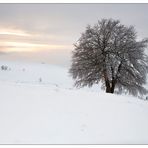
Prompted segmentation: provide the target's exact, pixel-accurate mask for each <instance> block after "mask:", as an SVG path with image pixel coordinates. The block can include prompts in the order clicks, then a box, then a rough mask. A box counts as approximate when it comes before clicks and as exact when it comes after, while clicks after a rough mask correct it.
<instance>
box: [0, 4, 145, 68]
mask: <svg viewBox="0 0 148 148" xmlns="http://www.w3.org/2000/svg"><path fill="white" fill-rule="evenodd" d="M147 14H148V4H2V3H1V4H0V60H10V61H33V62H41V63H49V64H55V65H60V66H69V65H70V64H71V55H72V50H73V49H74V46H73V44H74V43H76V41H77V40H78V39H79V37H80V36H81V33H82V32H84V31H85V28H86V26H87V25H88V24H90V25H94V24H95V23H97V21H98V20H100V19H102V18H107V19H108V18H112V19H119V20H120V21H121V23H122V24H124V25H127V26H129V25H133V26H134V27H135V29H136V31H137V33H138V37H139V38H140V39H142V38H145V37H148V15H147Z"/></svg>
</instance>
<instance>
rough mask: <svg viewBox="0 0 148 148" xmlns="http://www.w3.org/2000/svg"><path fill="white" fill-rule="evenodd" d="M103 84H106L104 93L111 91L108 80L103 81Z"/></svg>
mask: <svg viewBox="0 0 148 148" xmlns="http://www.w3.org/2000/svg"><path fill="white" fill-rule="evenodd" d="M105 85H106V93H111V87H110V83H109V81H105Z"/></svg>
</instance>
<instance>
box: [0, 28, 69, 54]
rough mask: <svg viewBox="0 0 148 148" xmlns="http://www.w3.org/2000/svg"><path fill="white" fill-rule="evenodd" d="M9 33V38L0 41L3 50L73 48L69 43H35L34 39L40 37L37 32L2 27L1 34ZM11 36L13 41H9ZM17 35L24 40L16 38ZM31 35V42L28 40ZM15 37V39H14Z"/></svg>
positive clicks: (34, 50)
mask: <svg viewBox="0 0 148 148" xmlns="http://www.w3.org/2000/svg"><path fill="white" fill-rule="evenodd" d="M3 35H7V36H8V39H7V40H6V39H5V40H4V41H3V42H2V41H0V46H1V49H0V50H1V51H4V52H36V51H42V50H56V49H67V48H71V47H70V46H69V45H59V44H48V43H34V39H38V41H39V42H40V40H39V38H36V37H38V35H37V34H31V33H30V34H29V33H27V32H26V31H23V30H19V29H0V36H1V37H3ZM10 36H14V38H13V37H11V41H9V37H10ZM15 36H21V38H22V37H23V40H21V41H19V40H16V39H15ZM28 37H29V42H28V41H26V39H28ZM12 39H13V40H12Z"/></svg>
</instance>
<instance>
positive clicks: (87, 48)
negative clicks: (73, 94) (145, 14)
mask: <svg viewBox="0 0 148 148" xmlns="http://www.w3.org/2000/svg"><path fill="white" fill-rule="evenodd" d="M147 43H148V40H147V39H143V40H140V41H139V40H137V33H136V31H135V29H134V27H133V26H129V27H127V26H125V25H122V24H121V23H120V21H119V20H113V19H102V20H101V21H98V23H97V24H95V25H94V26H93V27H91V26H90V25H88V26H87V28H86V31H85V32H84V33H82V35H81V37H80V38H79V40H78V41H77V43H76V44H75V49H74V51H73V56H72V65H71V68H70V73H71V75H72V77H73V79H75V86H76V87H84V86H89V87H91V86H92V85H93V84H98V83H99V82H100V81H101V82H102V84H103V85H102V86H103V87H102V88H105V89H106V92H107V93H114V91H116V92H118V93H122V92H124V93H129V94H132V95H134V96H137V95H138V94H140V95H143V94H146V93H147V90H146V89H145V88H144V87H143V84H145V83H146V75H147V72H148V57H147V55H146V54H145V53H144V50H145V48H146V47H147Z"/></svg>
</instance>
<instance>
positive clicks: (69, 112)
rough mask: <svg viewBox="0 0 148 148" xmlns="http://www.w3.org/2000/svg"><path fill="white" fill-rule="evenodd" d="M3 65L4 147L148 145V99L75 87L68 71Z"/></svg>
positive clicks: (1, 109) (0, 73) (0, 98)
mask: <svg viewBox="0 0 148 148" xmlns="http://www.w3.org/2000/svg"><path fill="white" fill-rule="evenodd" d="M0 64H1V65H7V66H8V67H9V68H8V70H6V71H5V70H0V90H1V91H0V117H1V122H0V131H1V132H0V144H148V118H147V115H148V102H147V101H144V100H140V99H136V98H133V97H129V96H119V95H114V94H112V95H111V94H106V93H103V92H102V91H100V92H96V91H94V92H92V91H88V90H85V89H79V90H77V89H73V87H72V83H73V82H72V80H71V78H69V76H68V73H67V72H68V70H67V69H66V68H61V67H56V66H51V65H47V64H22V63H9V62H1V63H0ZM40 78H41V79H40Z"/></svg>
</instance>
